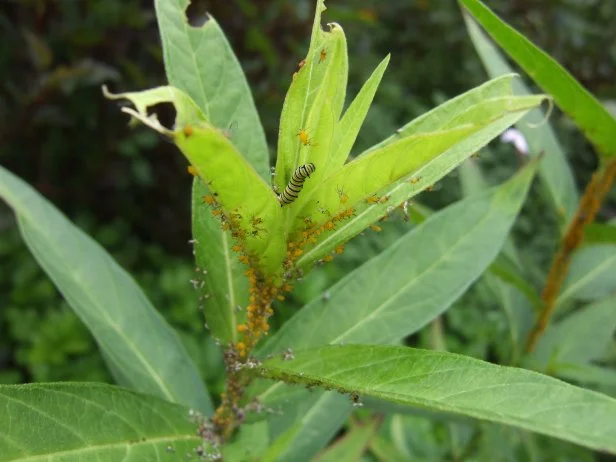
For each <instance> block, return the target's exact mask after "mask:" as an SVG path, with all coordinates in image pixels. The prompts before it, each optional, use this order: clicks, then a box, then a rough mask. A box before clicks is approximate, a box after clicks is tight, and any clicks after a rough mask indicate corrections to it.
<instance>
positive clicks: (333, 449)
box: [315, 419, 379, 462]
mask: <svg viewBox="0 0 616 462" xmlns="http://www.w3.org/2000/svg"><path fill="white" fill-rule="evenodd" d="M378 427H379V421H378V420H377V419H373V420H371V421H369V422H367V423H365V424H356V425H353V426H352V427H351V428H350V429H349V430H348V431H347V433H345V435H344V436H343V437H341V438H340V439H338V440H337V441H335V442H334V443H333V444H332V445H331V446H329V447H328V448H327V449H326V450H325V451H323V452H322V453H321V454H319V455H318V456H317V458H316V459H315V461H316V462H357V461H359V459H360V458H361V456H362V454H363V453H364V452H365V451H366V449H367V448H368V445H369V444H370V441H371V440H372V438H374V437H375V436H376V432H377V430H378Z"/></svg>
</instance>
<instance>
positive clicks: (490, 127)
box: [297, 77, 525, 269]
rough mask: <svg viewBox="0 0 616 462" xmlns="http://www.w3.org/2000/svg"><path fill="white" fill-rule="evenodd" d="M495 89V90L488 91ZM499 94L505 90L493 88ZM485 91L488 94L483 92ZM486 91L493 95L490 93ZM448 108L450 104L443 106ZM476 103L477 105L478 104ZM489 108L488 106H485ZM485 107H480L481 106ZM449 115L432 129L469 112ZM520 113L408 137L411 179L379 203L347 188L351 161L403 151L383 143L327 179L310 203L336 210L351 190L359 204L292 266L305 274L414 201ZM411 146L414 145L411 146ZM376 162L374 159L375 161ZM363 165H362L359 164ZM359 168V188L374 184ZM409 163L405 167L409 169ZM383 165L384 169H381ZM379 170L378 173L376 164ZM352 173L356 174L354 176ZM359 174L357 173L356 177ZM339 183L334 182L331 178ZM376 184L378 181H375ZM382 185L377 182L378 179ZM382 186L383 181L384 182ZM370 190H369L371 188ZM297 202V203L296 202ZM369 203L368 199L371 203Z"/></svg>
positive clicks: (438, 115) (438, 116)
mask: <svg viewBox="0 0 616 462" xmlns="http://www.w3.org/2000/svg"><path fill="white" fill-rule="evenodd" d="M500 80H502V82H501V85H502V84H506V85H510V81H511V78H508V79H506V78H504V77H503V78H501V79H500ZM491 88H494V87H491ZM498 88H499V91H504V90H502V88H501V87H500V85H499V86H498ZM486 91H487V90H486ZM490 91H494V90H493V89H492V90H490ZM480 94H481V91H479V89H476V91H475V90H474V91H473V92H469V98H471V99H476V98H479V95H480ZM447 104H449V103H447ZM480 104H481V103H480ZM488 104H489V103H488ZM484 107H485V106H484ZM450 108H451V112H446V113H445V112H442V111H441V110H439V109H438V108H437V109H436V110H435V118H434V121H433V123H434V124H436V121H437V120H438V121H439V123H440V124H441V125H440V126H444V125H446V124H447V123H450V122H451V121H452V119H453V118H454V117H456V115H459V114H460V113H459V112H458V110H463V113H464V112H465V111H468V110H469V108H468V107H465V106H464V105H463V104H462V102H461V101H459V102H458V103H457V104H456V105H452V106H450ZM473 108H476V106H471V109H470V110H473ZM524 112H525V111H524V110H523V111H522V112H514V113H510V114H503V115H502V117H500V118H497V120H496V121H494V122H489V123H487V124H486V125H485V126H484V127H482V128H480V129H479V130H475V128H465V127H464V126H462V127H461V128H458V129H453V130H452V131H450V132H446V133H448V134H449V135H448V136H449V137H448V136H445V137H443V138H441V137H440V136H439V135H441V134H440V133H439V132H436V133H434V132H431V133H424V134H419V135H416V137H413V135H411V136H409V137H407V138H403V139H401V140H399V141H397V143H405V144H408V145H409V147H410V146H411V145H412V147H413V149H417V150H418V152H419V153H418V154H415V152H414V153H413V155H412V156H408V159H407V160H405V162H403V163H402V164H404V163H406V164H409V163H410V164H413V163H417V164H418V165H416V166H415V167H410V168H411V169H412V168H415V169H416V170H415V171H414V172H412V173H410V174H408V173H407V174H406V175H404V176H403V177H402V178H400V179H399V180H398V181H395V182H393V183H391V184H389V185H387V186H386V187H385V188H384V189H382V190H380V191H378V192H377V193H376V195H375V198H376V197H378V198H381V199H382V201H381V202H379V203H376V204H369V203H367V200H366V199H363V196H364V193H363V192H362V189H363V187H364V186H363V185H358V184H352V185H350V186H345V184H347V183H348V182H350V178H351V177H350V176H344V175H343V173H342V172H347V173H349V175H350V174H351V172H349V171H348V170H347V168H349V170H352V169H355V167H352V168H351V166H352V165H353V164H354V162H356V161H360V160H361V159H362V158H364V157H367V156H369V155H374V154H375V153H378V152H381V151H380V150H381V149H388V150H389V149H392V147H393V148H394V151H392V154H393V157H395V154H396V153H397V151H398V150H400V152H399V153H400V155H402V156H403V155H404V146H403V145H401V146H396V144H395V143H396V142H394V141H392V142H387V143H385V142H384V143H383V144H382V148H379V149H378V150H370V151H367V154H364V155H361V156H360V157H359V158H358V159H356V161H354V162H351V163H350V164H347V165H346V166H345V167H344V168H342V169H341V170H339V173H338V174H336V177H330V178H328V179H327V181H326V184H323V185H322V187H321V188H320V190H319V191H317V194H314V195H313V196H312V198H311V199H309V200H310V201H311V203H312V204H317V202H316V201H319V202H318V206H319V207H323V204H325V203H326V201H332V203H333V204H335V205H333V206H334V207H340V201H341V199H340V192H341V191H343V192H344V193H345V194H347V196H350V194H349V193H348V191H350V190H353V191H354V192H355V193H356V194H357V196H358V197H359V198H360V199H361V200H360V202H359V203H357V202H356V204H355V207H354V208H353V210H354V212H355V215H353V216H352V217H351V218H350V219H347V220H344V221H341V222H340V223H339V224H337V225H336V227H335V229H333V230H332V231H329V232H326V233H325V234H324V235H323V236H321V237H320V240H319V242H318V243H317V244H316V245H314V246H313V247H311V248H308V249H307V250H306V252H305V254H304V255H302V256H301V257H300V258H299V260H298V261H297V265H298V266H299V267H302V268H304V269H306V268H308V267H309V265H310V264H311V263H313V262H314V261H317V260H319V259H321V258H323V257H324V256H325V255H327V254H328V253H330V252H332V251H333V250H334V249H335V248H336V247H337V246H338V245H340V244H342V243H344V242H346V241H348V240H349V239H351V238H352V237H353V236H355V235H357V234H358V233H360V232H361V231H363V230H364V229H365V228H366V227H368V226H369V225H370V224H371V223H374V222H375V221H376V220H378V219H379V218H381V217H382V216H384V215H385V214H387V213H389V212H390V211H392V210H393V208H395V206H396V205H399V204H401V203H402V202H404V201H405V200H407V199H409V198H411V197H413V196H415V195H416V194H418V193H420V192H421V191H422V190H424V189H426V188H427V187H428V186H430V185H432V184H434V183H435V182H436V181H438V180H439V179H441V178H442V177H444V176H445V175H446V174H447V173H449V172H450V171H451V170H453V169H454V168H455V167H456V166H458V165H459V164H460V163H461V162H462V161H463V160H464V159H466V158H467V157H468V156H470V155H471V154H473V153H475V152H476V151H477V150H478V149H480V148H481V147H483V146H485V145H486V144H487V143H488V142H489V141H490V140H491V139H493V138H494V137H495V136H497V135H498V134H499V133H501V132H502V131H503V130H504V129H506V128H507V127H508V126H510V125H511V124H512V123H514V122H515V121H517V120H518V119H519V118H520V117H522V116H523V114H524ZM423 126H425V127H428V126H430V124H428V122H427V121H426V122H425V123H424V125H423ZM417 130H419V131H420V132H421V130H422V128H421V127H419V126H418V127H417ZM466 130H468V131H469V132H471V134H470V136H467V137H466V138H463V139H460V138H458V139H457V140H454V138H456V137H457V136H460V135H461V133H463V132H465V131H466ZM448 141H451V142H453V143H454V144H453V146H452V147H450V148H444V144H445V143H447V142H448ZM414 143H415V144H414ZM420 146H426V148H425V149H427V150H428V151H424V150H419V148H420ZM439 147H441V148H443V150H441V151H438V148H439ZM422 149H423V148H422ZM425 152H428V153H430V152H431V153H432V155H433V158H432V159H427V160H426V161H425V162H424V163H422V162H421V160H420V159H421V158H422V157H425V156H426V154H425ZM376 160H377V159H375V162H376ZM363 162H364V161H362V163H363ZM362 163H360V164H358V165H359V170H361V171H362V172H363V173H364V174H365V175H364V177H362V178H363V179H362V180H360V183H361V182H363V181H364V180H365V181H367V182H368V183H372V182H373V181H374V179H372V178H371V176H370V168H369V166H367V165H366V164H362ZM410 164H409V165H410ZM383 165H386V163H385V164H383ZM377 167H378V169H381V167H379V166H378V165H377ZM356 174H357V172H356ZM360 174H361V172H360ZM336 178H338V179H336ZM377 179H378V178H377ZM381 180H382V178H381ZM386 182H387V181H385V183H386ZM372 186H373V188H374V187H378V185H372ZM373 188H371V189H373ZM304 197H305V198H306V200H308V198H307V196H304ZM300 200H301V198H300ZM370 201H373V199H370ZM351 204H352V200H351V198H350V197H349V198H348V199H347V202H346V203H345V206H346V205H349V206H350V205H351ZM319 207H318V208H317V210H316V211H315V212H314V213H315V215H314V217H315V219H314V221H316V222H318V221H321V220H323V218H322V217H324V216H326V215H323V214H322V213H321V210H320V209H319Z"/></svg>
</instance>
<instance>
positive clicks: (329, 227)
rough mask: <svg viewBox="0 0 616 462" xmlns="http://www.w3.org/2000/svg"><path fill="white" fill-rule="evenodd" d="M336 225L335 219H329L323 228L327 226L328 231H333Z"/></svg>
mask: <svg viewBox="0 0 616 462" xmlns="http://www.w3.org/2000/svg"><path fill="white" fill-rule="evenodd" d="M335 227H336V226H335V225H334V222H333V221H328V222H327V223H325V224H324V225H323V228H325V229H326V230H328V231H331V230H332V229H334V228H335Z"/></svg>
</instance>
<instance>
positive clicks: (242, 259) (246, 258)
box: [240, 255, 249, 265]
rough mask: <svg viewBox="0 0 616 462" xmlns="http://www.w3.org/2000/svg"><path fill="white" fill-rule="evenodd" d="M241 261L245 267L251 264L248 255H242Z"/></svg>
mask: <svg viewBox="0 0 616 462" xmlns="http://www.w3.org/2000/svg"><path fill="white" fill-rule="evenodd" d="M240 261H241V262H242V263H244V264H245V265H247V264H248V263H249V260H248V257H247V256H246V255H240Z"/></svg>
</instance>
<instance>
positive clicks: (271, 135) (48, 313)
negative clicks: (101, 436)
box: [0, 0, 616, 391]
mask: <svg viewBox="0 0 616 462" xmlns="http://www.w3.org/2000/svg"><path fill="white" fill-rule="evenodd" d="M488 3H489V5H490V6H492V7H493V8H494V9H495V10H496V11H497V12H498V13H499V14H500V15H501V16H503V17H504V18H506V19H507V20H508V21H510V22H511V23H512V25H514V26H515V27H516V28H517V29H518V30H520V31H521V32H522V33H524V34H525V35H527V36H528V37H529V38H530V39H532V40H533V41H534V42H535V43H537V44H538V45H540V46H542V47H543V48H544V49H547V50H549V52H550V54H552V56H554V57H555V58H556V59H558V60H559V61H560V62H561V63H562V64H563V65H564V66H565V67H566V68H568V69H569V70H570V71H571V72H572V73H573V75H574V76H575V77H576V78H577V79H579V80H580V81H581V82H582V83H583V84H584V85H585V86H586V87H587V88H588V89H589V90H590V91H591V92H592V93H594V94H596V95H597V96H598V97H599V98H601V99H603V100H606V101H609V100H612V101H616V75H615V74H616V40H615V39H616V37H615V35H616V32H615V31H616V4H615V3H614V2H601V1H582V0H578V1H575V0H568V1H564V0H561V1H552V2H530V1H524V0H517V1H504V0H498V1H491V2H488ZM201 6H202V7H203V8H205V9H207V10H208V11H210V12H211V13H212V14H213V15H214V16H215V17H216V18H217V20H218V21H219V23H220V24H221V25H222V27H223V28H224V30H225V32H226V34H227V35H228V37H229V40H230V41H231V43H232V45H233V48H234V50H235V51H236V53H237V54H238V57H239V58H240V60H241V62H242V66H243V68H244V70H245V71H246V73H247V76H248V79H249V82H250V84H251V88H252V90H253V92H254V96H255V100H256V104H257V107H258V109H259V111H260V113H261V116H262V121H263V123H264V125H265V129H266V133H267V138H268V142H269V143H270V146H273V145H274V144H275V140H276V131H277V126H278V117H279V111H280V108H281V106H282V101H283V98H284V95H285V91H286V88H287V86H288V84H289V82H290V79H291V74H292V73H293V72H294V70H295V69H296V66H297V62H298V61H299V59H301V57H302V56H303V54H304V53H305V51H306V48H307V37H308V36H309V30H310V23H311V20H312V13H313V2H312V1H297V2H285V1H272V2H257V1H250V0H236V1H233V2H202V3H201ZM195 8H197V7H195ZM328 19H331V20H333V21H339V22H342V23H344V26H345V32H346V33H347V36H348V43H349V48H350V49H349V55H350V57H351V67H350V71H351V73H350V76H349V79H350V87H349V88H350V90H349V92H350V94H355V93H356V92H357V91H358V90H359V88H360V85H361V83H362V82H363V81H365V79H366V78H367V77H368V76H369V73H370V72H371V70H372V69H373V68H374V67H375V66H376V65H377V64H378V62H379V61H380V59H381V58H382V56H384V55H385V54H387V53H388V52H392V62H391V64H390V67H389V69H388V71H387V73H386V74H385V77H384V79H383V83H382V86H381V88H380V90H379V92H378V94H377V97H376V98H375V104H374V106H373V108H372V109H371V111H370V113H369V115H368V120H367V122H366V124H365V126H364V129H363V130H362V131H361V133H360V139H359V142H358V145H357V146H356V148H355V149H356V152H359V151H360V150H362V149H364V148H366V147H368V146H370V145H372V144H374V143H375V142H377V141H379V140H380V139H382V138H384V137H386V136H387V135H389V134H390V133H391V132H393V131H394V130H395V129H396V128H397V127H399V126H400V125H402V124H403V123H404V122H406V121H408V120H410V119H412V118H414V117H416V116H417V115H419V114H421V113H423V112H424V111H426V110H427V109H428V108H431V107H433V106H435V105H437V104H438V103H440V102H442V101H445V100H446V99H448V98H450V97H452V96H455V95H457V94H459V93H461V92H462V91H465V90H467V89H469V88H471V87H473V86H475V85H477V84H478V83H480V82H481V81H483V80H485V73H484V71H483V68H482V66H481V64H480V62H479V60H478V58H477V57H476V55H475V52H474V50H473V49H472V47H471V44H470V41H469V39H468V36H467V33H466V29H465V25H464V21H463V19H462V16H461V14H460V11H459V8H458V6H457V4H456V2H453V1H452V2H428V1H425V0H417V1H395V2H376V1H359V0H344V1H339V2H331V3H330V5H329V11H328ZM0 34H1V35H2V37H3V38H5V40H3V41H2V42H1V43H0V73H1V75H2V79H1V80H0V163H2V165H4V166H6V167H7V168H9V169H10V170H12V171H13V172H15V173H16V174H17V175H19V176H21V177H22V178H24V179H25V180H26V181H28V182H29V183H30V184H33V185H34V186H35V187H36V188H37V189H38V190H39V191H41V192H42V193H43V194H44V195H45V196H46V197H47V198H49V199H50V200H51V201H52V202H53V203H55V204H56V205H57V206H58V207H59V208H60V209H61V210H62V211H64V212H65V213H67V214H68V216H69V217H70V218H71V219H73V220H74V221H76V222H77V224H78V225H80V226H81V227H82V228H84V230H85V231H86V232H88V233H89V234H91V235H92V236H93V237H94V238H95V239H96V240H98V241H99V242H101V243H102V244H103V245H104V246H105V247H106V248H107V249H108V250H109V251H110V252H111V253H112V255H113V256H114V257H115V258H116V259H117V260H118V261H119V262H120V264H122V265H123V266H124V267H125V268H126V269H127V270H129V272H131V273H132V274H135V275H136V277H137V279H138V281H139V283H140V284H141V285H142V287H144V290H145V291H146V292H147V293H148V295H149V296H150V298H151V300H152V302H153V304H154V305H155V306H157V307H160V309H161V310H162V312H163V315H164V316H165V317H166V318H167V319H168V320H170V322H171V323H172V324H173V325H174V326H175V327H176V328H178V330H180V331H181V332H182V333H183V334H184V335H183V339H184V340H185V342H186V344H187V346H188V349H189V351H190V352H191V353H192V354H193V355H194V356H195V357H196V358H197V359H198V361H197V363H198V364H199V365H201V366H202V371H203V373H204V374H205V373H206V371H207V374H208V375H207V376H206V377H205V378H206V379H208V380H209V381H210V385H211V386H213V387H214V388H216V387H220V386H221V384H220V383H216V380H220V378H221V374H217V371H220V368H221V367H222V366H221V365H220V364H218V363H217V359H216V358H218V356H217V355H216V354H215V352H216V346H215V345H214V344H212V343H208V341H206V340H204V335H203V333H204V327H203V325H202V320H201V319H202V317H201V316H200V314H199V313H198V312H197V310H196V306H197V302H196V294H195V293H194V291H193V290H192V288H191V286H190V283H189V280H190V279H191V274H192V263H191V257H192V256H191V254H190V250H191V247H190V246H189V245H187V241H188V239H189V238H190V228H189V227H190V199H189V198H190V181H191V178H190V176H189V175H187V174H186V170H185V165H184V164H183V163H182V161H181V159H180V156H177V155H172V154H173V152H172V151H173V149H174V148H173V147H172V146H171V145H168V144H166V143H162V142H160V140H159V139H158V138H156V136H155V135H154V134H152V133H151V132H150V131H148V130H146V129H143V128H140V129H138V130H131V129H129V128H128V127H127V126H126V125H125V123H124V120H122V119H121V118H119V117H118V116H117V112H116V109H115V107H114V106H113V105H112V104H110V103H109V102H108V101H106V100H104V99H103V98H102V96H101V94H100V84H102V83H103V82H107V83H109V84H110V86H111V87H112V88H113V90H116V91H124V90H128V89H137V88H146V87H150V86H155V85H158V84H162V83H164V74H163V65H162V57H161V50H160V43H159V37H158V31H157V28H156V23H155V18H154V12H153V6H152V4H151V2H149V1H136V0H132V1H120V0H108V1H106V2H98V1H95V0H84V1H81V2H47V1H43V0H40V1H28V2H13V3H7V4H6V7H5V8H3V10H2V12H1V13H0ZM551 122H552V123H553V124H554V126H555V127H556V128H557V130H558V135H559V139H560V140H561V141H562V142H563V144H564V146H565V150H566V152H567V153H568V154H569V156H570V160H571V162H572V165H573V170H574V173H575V175H576V180H577V181H578V184H579V185H583V184H585V183H586V182H587V180H588V178H589V176H590V173H591V172H592V171H593V170H594V168H595V167H596V160H595V157H594V155H593V154H592V153H591V150H590V149H589V147H588V146H587V144H586V142H585V141H584V140H583V139H582V136H581V134H579V133H577V132H576V131H575V130H574V129H572V127H571V126H570V124H569V122H568V121H567V120H566V119H564V118H561V117H560V116H559V115H558V114H555V116H554V117H552V119H551ZM230 129H231V130H232V129H233V127H230ZM475 162H476V163H478V164H479V165H480V166H481V167H482V168H484V169H485V170H486V172H487V174H486V175H485V176H486V178H487V179H488V181H489V182H490V183H494V184H495V183H497V182H500V181H502V179H504V178H506V177H507V176H509V175H510V174H511V172H512V171H513V170H514V169H516V168H517V167H518V165H519V163H520V162H519V159H518V158H517V157H516V155H514V151H513V148H511V147H510V146H504V145H499V144H498V143H495V144H494V145H493V146H492V149H491V151H487V150H486V151H485V152H484V153H483V154H482V155H481V157H480V158H479V159H478V160H476V161H475ZM459 183H460V182H459V178H457V176H456V174H455V173H454V174H452V175H450V176H449V177H448V178H447V179H446V180H444V181H443V182H442V183H441V184H440V185H439V186H438V187H437V188H436V190H435V191H434V192H431V193H426V194H423V195H422V196H421V198H420V200H421V201H422V202H423V203H425V204H428V205H429V206H431V207H433V208H439V207H441V206H443V205H445V204H447V203H450V202H453V201H454V200H456V199H457V198H459V197H460V196H461V190H460V186H459ZM530 197H532V198H533V199H532V200H531V201H528V202H527V204H526V205H525V210H524V212H523V214H522V216H521V218H520V219H519V220H518V223H517V225H516V228H515V239H516V241H517V242H518V244H519V247H520V248H521V249H522V254H523V255H522V258H523V259H524V263H525V265H526V266H527V267H528V268H529V269H530V273H531V274H534V275H535V282H536V283H537V285H540V284H541V282H542V281H543V275H544V273H545V271H546V268H547V266H548V265H549V259H550V255H551V254H552V253H553V250H554V248H555V246H556V242H554V240H553V237H552V236H554V235H555V231H554V230H555V227H556V218H555V217H554V216H551V213H552V212H550V211H549V207H548V205H547V204H544V203H542V202H541V199H540V197H541V196H540V195H538V194H531V196H530ZM613 199H614V193H612V202H611V203H609V204H608V205H607V206H606V207H605V208H604V212H603V216H602V217H601V219H602V220H606V219H610V218H612V217H613V216H616V205H615V204H614V201H613ZM401 218H402V217H401V216H400V217H398V219H396V220H393V221H392V222H387V223H384V224H383V226H382V227H383V229H384V230H383V232H382V233H379V234H375V233H372V232H367V233H366V234H365V235H364V236H362V237H360V238H359V239H357V240H356V241H354V243H353V244H351V245H350V246H348V248H347V251H346V252H345V254H344V255H343V256H342V257H341V258H338V259H336V262H335V263H334V264H330V265H327V266H325V267H324V268H323V269H322V271H318V272H314V273H312V275H310V276H309V277H307V278H306V279H305V280H304V281H303V282H302V284H300V285H299V287H298V288H297V290H296V291H295V292H294V293H293V299H292V300H291V302H290V303H285V305H284V306H283V307H280V308H279V310H278V313H277V318H276V319H275V323H276V322H278V323H280V322H281V321H282V320H283V319H286V318H287V317H288V316H289V315H290V314H291V313H292V312H293V309H294V308H293V307H294V305H296V306H300V305H301V304H303V303H306V302H307V301H309V300H310V299H312V298H313V297H314V296H315V295H316V294H319V293H321V292H322V291H323V290H324V288H326V287H328V286H329V285H331V283H332V282H334V281H336V280H338V279H339V278H341V277H342V276H343V275H344V274H345V273H347V272H348V271H349V270H350V269H352V268H355V267H357V266H358V265H360V264H361V263H362V262H363V261H365V260H367V259H368V258H370V257H372V256H374V255H376V254H378V253H379V252H380V251H382V250H383V249H384V248H386V247H387V246H388V245H389V244H390V243H391V242H393V241H394V240H395V239H396V238H397V237H398V236H399V235H400V233H401V232H402V231H403V230H405V229H408V227H409V226H411V225H409V224H408V223H405V222H403V221H402V219H401ZM0 268H1V271H0V381H1V382H5V383H20V382H31V381H56V380H103V381H108V380H110V376H109V372H108V371H107V370H106V369H105V367H104V365H103V362H102V360H101V358H100V356H99V354H98V352H97V349H96V345H95V344H94V342H93V340H92V338H91V336H90V334H89V333H88V332H87V331H86V329H85V327H83V325H81V323H80V321H79V320H77V318H76V317H75V316H74V315H73V314H72V312H70V311H69V310H68V309H67V307H66V305H65V302H64V301H62V299H61V297H60V296H59V295H58V293H57V291H56V290H55V289H54V287H53V285H52V284H51V282H50V281H49V280H48V279H47V278H46V277H45V276H44V275H43V273H42V271H41V270H40V269H39V268H38V266H37V265H36V263H35V262H34V261H33V259H32V258H31V257H30V256H29V254H28V252H27V250H26V249H25V246H24V245H23V243H22V242H21V240H20V238H19V237H18V235H17V230H16V228H15V226H14V223H13V218H12V214H11V213H9V212H8V210H7V209H6V208H4V206H3V205H0ZM505 325H506V323H505V319H504V314H503V313H502V311H501V310H500V309H499V308H498V307H497V306H495V305H494V302H492V301H491V297H490V295H489V294H486V293H484V291H482V288H481V287H479V286H478V287H476V288H475V290H472V291H470V292H469V293H467V294H466V295H465V296H464V297H463V299H462V300H460V301H459V302H458V303H457V304H456V306H455V307H454V308H453V309H452V310H450V311H449V312H448V314H447V316H446V317H445V318H443V319H442V325H441V327H442V328H443V329H444V331H445V332H446V336H445V338H444V341H446V343H447V347H448V349H449V350H451V351H455V352H461V353H465V354H469V355H472V356H475V357H480V358H485V359H491V358H494V357H496V356H498V354H499V339H500V338H502V337H503V335H505ZM435 326H436V327H435V329H437V328H438V325H435ZM437 333H438V332H437ZM441 340H443V339H441ZM438 341H440V340H439V337H438V335H436V334H435V333H434V331H426V332H425V333H423V334H420V335H418V336H416V337H414V338H412V339H409V341H408V342H409V343H410V344H414V345H420V346H433V345H435V342H438ZM612 356H614V355H612ZM612 360H613V358H612ZM217 377H218V379H217ZM216 391H219V390H216Z"/></svg>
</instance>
